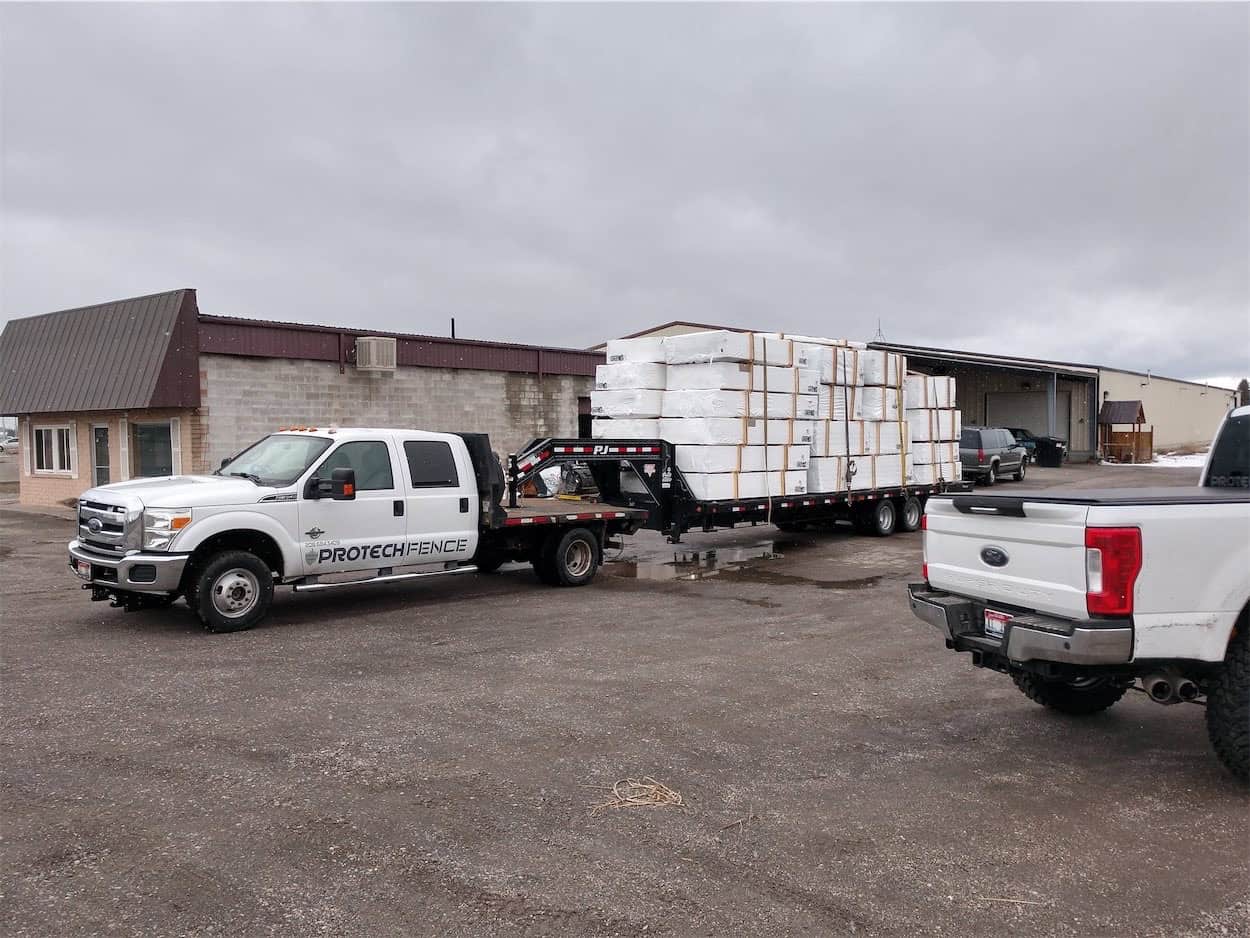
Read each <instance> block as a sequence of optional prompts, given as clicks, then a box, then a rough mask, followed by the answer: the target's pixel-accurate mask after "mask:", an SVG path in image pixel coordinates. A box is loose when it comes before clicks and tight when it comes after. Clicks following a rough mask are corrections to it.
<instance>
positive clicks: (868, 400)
mask: <svg viewBox="0 0 1250 938" xmlns="http://www.w3.org/2000/svg"><path fill="white" fill-rule="evenodd" d="M851 418H852V419H854V420H894V421H899V420H902V419H903V399H902V394H900V393H899V390H898V388H886V387H863V388H856V389H855V394H854V402H853V404H852V406H851Z"/></svg>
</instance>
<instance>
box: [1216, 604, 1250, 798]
mask: <svg viewBox="0 0 1250 938" xmlns="http://www.w3.org/2000/svg"><path fill="white" fill-rule="evenodd" d="M1207 736H1208V737H1209V738H1210V739H1211V746H1212V748H1214V749H1215V754H1216V755H1217V756H1219V759H1220V761H1221V762H1223V763H1224V766H1225V768H1227V769H1228V771H1230V772H1232V773H1233V775H1235V776H1236V777H1237V778H1238V779H1239V780H1240V781H1242V782H1250V628H1247V622H1246V620H1245V619H1242V620H1241V621H1240V622H1239V623H1238V631H1237V634H1236V635H1235V636H1233V640H1232V642H1230V643H1229V646H1228V654H1227V655H1225V656H1224V664H1223V665H1221V666H1220V670H1219V673H1218V675H1217V676H1216V678H1215V680H1214V682H1213V683H1212V685H1211V688H1210V690H1208V691H1207Z"/></svg>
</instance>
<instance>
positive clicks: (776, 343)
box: [664, 330, 794, 367]
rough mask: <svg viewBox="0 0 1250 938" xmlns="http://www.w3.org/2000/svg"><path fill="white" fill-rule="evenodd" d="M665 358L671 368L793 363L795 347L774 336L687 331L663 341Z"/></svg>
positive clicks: (766, 334) (757, 333)
mask: <svg viewBox="0 0 1250 938" xmlns="http://www.w3.org/2000/svg"><path fill="white" fill-rule="evenodd" d="M664 357H665V361H666V362H667V363H668V364H670V365H684V364H695V363H700V362H746V363H748V364H760V365H785V366H786V367H791V366H793V364H794V346H793V344H792V343H791V342H790V341H789V340H788V339H783V338H781V336H779V335H776V334H773V333H764V332H731V331H728V330H718V331H713V332H689V333H686V334H684V335H670V336H665V338H664Z"/></svg>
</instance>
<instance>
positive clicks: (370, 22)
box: [0, 4, 1250, 377]
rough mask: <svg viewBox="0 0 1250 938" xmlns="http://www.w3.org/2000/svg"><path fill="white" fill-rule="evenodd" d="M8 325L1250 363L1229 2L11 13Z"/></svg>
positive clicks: (1247, 202) (1244, 23) (1233, 370)
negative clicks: (798, 342) (174, 292)
mask: <svg viewBox="0 0 1250 938" xmlns="http://www.w3.org/2000/svg"><path fill="white" fill-rule="evenodd" d="M0 42H2V46H0V55H2V58H0V63H2V64H0V68H2V73H0V78H2V80H3V85H2V94H3V99H2V108H3V110H2V119H3V123H2V125H0V128H2V134H3V136H2V137H0V149H2V152H3V170H4V173H3V180H2V182H3V189H2V190H0V200H2V202H3V205H2V207H3V225H4V229H3V238H4V244H3V258H2V260H3V268H2V273H3V284H2V293H0V319H8V318H12V317H17V316H26V315H31V314H36V313H40V312H47V311H50V310H55V309H61V308H65V307H69V306H77V305H84V304H87V303H92V302H100V301H103V300H106V299H113V298H117V297H123V296H132V295H137V294H143V293H152V292H157V291H161V290H167V289H172V288H176V287H183V286H190V287H196V288H197V289H198V290H199V303H200V309H201V310H202V311H204V312H208V313H219V314H227V315H237V316H248V317H256V318H268V319H285V320H294V321H306V322H320V323H328V324H345V325H352V326H365V327H373V328H378V329H391V330H399V331H411V332H430V333H438V334H446V331H447V328H448V319H449V318H450V317H451V316H455V317H456V319H457V326H458V332H459V334H461V335H463V336H468V337H473V338H500V339H508V340H517V341H531V342H537V343H543V344H551V345H578V346H580V345H589V344H592V343H595V342H598V341H601V340H602V339H604V338H607V337H611V336H616V335H621V334H625V333H628V332H632V331H635V330H638V329H643V328H645V327H647V326H650V325H653V324H657V323H661V322H665V321H667V320H672V319H690V320H696V321H700V322H711V323H724V324H728V325H736V326H746V327H751V328H756V329H775V330H783V331H789V332H802V333H808V334H821V335H833V336H847V337H850V338H860V339H870V338H872V336H873V334H874V333H875V332H876V330H877V321H878V319H880V321H881V324H882V325H881V328H882V331H883V332H884V334H885V336H886V337H887V338H888V339H890V340H892V341H898V342H909V343H918V344H930V345H937V346H944V347H951V348H975V349H982V350H986V351H994V352H999V353H1005V354H1013V355H1039V356H1049V357H1056V358H1064V359H1070V360H1074V361H1094V362H1105V363H1109V364H1115V365H1119V366H1122V367H1128V368H1134V369H1140V370H1145V369H1147V368H1149V369H1152V370H1154V371H1155V372H1156V373H1160V374H1169V375H1175V376H1181V377H1192V376H1205V375H1241V374H1245V373H1247V372H1250V117H1248V115H1250V102H1248V95H1250V6H1247V5H1245V4H1238V5H1232V4H1229V5H1218V6H1200V5H1197V4H1180V5H1175V6H1166V5H1141V6H1137V5H1128V4H1116V5H1110V6H1077V5H1070V4H1062V5H1051V4H1039V5H1028V6H1023V5H1021V6H1011V5H999V6H990V5H973V6H967V5H961V6H954V5H948V6H939V5H927V4H926V5H923V6H904V5H881V6H858V5H831V6H813V5H799V6H782V5H758V6H717V5H697V6H658V5H618V6H590V5H546V6H522V5H507V6H469V5H460V4H457V5H450V6H418V5H364V4H351V5H343V6H336V5H328V4H307V5H296V4H284V5H278V6H260V5H242V4H232V5H222V6H215V5H201V4H194V5H192V4H167V5H152V6H144V5H129V6H109V5H105V4H92V5H90V6H70V5H53V4H38V5H31V6H18V5H12V4H5V5H2V6H0Z"/></svg>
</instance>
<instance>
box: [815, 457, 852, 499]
mask: <svg viewBox="0 0 1250 938" xmlns="http://www.w3.org/2000/svg"><path fill="white" fill-rule="evenodd" d="M848 463H849V460H848V459H847V457H845V456H813V457H812V461H811V464H810V465H809V466H808V467H807V490H808V492H845V491H846V490H847V489H846V468H847V464H848Z"/></svg>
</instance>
